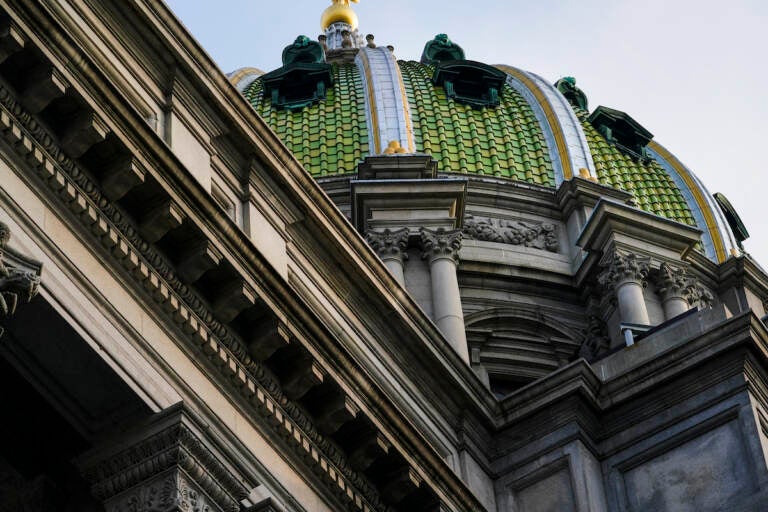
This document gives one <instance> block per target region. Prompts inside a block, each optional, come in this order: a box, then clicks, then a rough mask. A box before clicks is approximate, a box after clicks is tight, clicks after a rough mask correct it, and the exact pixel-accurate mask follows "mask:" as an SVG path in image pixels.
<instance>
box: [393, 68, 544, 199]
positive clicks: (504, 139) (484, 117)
mask: <svg viewBox="0 0 768 512" xmlns="http://www.w3.org/2000/svg"><path fill="white" fill-rule="evenodd" d="M399 64H400V70H401V72H402V75H403V83H404V86H405V93H406V96H407V98H408V103H409V106H410V111H411V117H412V119H413V131H414V139H415V143H416V150H417V151H419V152H424V153H427V154H431V155H432V156H433V157H434V158H435V159H436V160H437V161H438V166H439V167H438V169H439V170H440V171H441V172H461V173H468V174H484V175H489V176H498V177H504V178H512V179H515V180H520V181H527V182H529V183H536V184H539V185H548V186H554V185H555V177H554V170H553V168H552V163H551V162H550V160H549V155H548V152H547V148H546V142H545V139H544V134H543V133H542V131H541V127H540V126H539V124H538V122H537V121H536V117H535V116H534V113H533V111H532V110H531V107H530V106H529V105H528V104H527V103H526V101H525V100H524V99H523V97H522V96H521V95H520V94H518V93H517V92H516V91H514V90H513V89H512V88H510V87H509V86H507V85H504V87H503V88H502V91H501V98H500V100H501V104H500V105H499V106H498V107H496V108H484V109H481V110H477V109H473V108H472V107H470V106H468V105H463V104H461V103H458V102H456V101H454V100H452V99H449V98H447V97H446V95H445V91H443V89H442V88H441V87H436V86H435V85H433V84H432V73H433V67H432V66H426V65H423V64H420V63H418V62H413V61H407V62H406V61H400V62H399Z"/></svg>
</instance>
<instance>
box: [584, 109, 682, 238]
mask: <svg viewBox="0 0 768 512" xmlns="http://www.w3.org/2000/svg"><path fill="white" fill-rule="evenodd" d="M574 110H575V111H576V115H577V116H578V117H579V120H581V124H582V127H583V129H584V134H585V135H586V137H587V142H588V143H589V149H590V151H591V153H592V159H593V161H594V163H595V170H596V171H597V178H598V180H599V181H600V183H601V184H603V185H608V186H609V187H613V188H617V189H620V190H624V191H626V192H629V193H630V194H632V195H633V196H634V197H635V202H636V203H637V206H638V207H639V208H642V209H643V210H645V211H647V212H651V213H655V214H656V215H661V216H662V217H666V218H668V219H672V220H676V221H678V222H682V223H683V224H688V225H689V226H696V221H695V220H694V218H693V214H692V213H691V209H690V207H689V206H688V203H686V201H685V198H684V197H683V194H682V192H681V191H680V189H679V188H678V186H677V185H676V184H675V182H674V180H673V179H672V178H671V177H670V176H669V174H667V171H666V170H665V169H664V168H663V167H662V166H661V164H659V162H657V161H656V160H654V159H652V158H651V159H648V160H646V161H643V162H641V161H639V160H637V159H634V158H632V157H630V156H628V155H627V154H626V153H624V152H622V151H621V150H619V149H618V148H617V147H616V146H614V145H613V144H610V143H608V141H606V140H605V138H604V137H603V136H602V135H601V134H600V133H598V131H597V130H596V129H595V127H594V126H592V124H591V123H590V122H589V121H587V118H588V117H589V113H587V112H586V111H584V110H581V109H579V108H578V107H575V108H574Z"/></svg>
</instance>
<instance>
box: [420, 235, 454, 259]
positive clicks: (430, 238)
mask: <svg viewBox="0 0 768 512" xmlns="http://www.w3.org/2000/svg"><path fill="white" fill-rule="evenodd" d="M420 233H421V248H422V250H423V252H422V254H421V257H422V259H429V260H430V261H433V260H435V259H438V258H449V259H452V260H453V261H455V262H458V261H459V251H460V250H461V238H462V232H461V231H460V230H452V231H450V230H447V229H445V228H438V229H435V230H432V229H427V228H421V232H420Z"/></svg>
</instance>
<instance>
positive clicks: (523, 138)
mask: <svg viewBox="0 0 768 512" xmlns="http://www.w3.org/2000/svg"><path fill="white" fill-rule="evenodd" d="M345 51H346V50H345ZM337 53H338V52H337ZM344 55H347V57H344V58H337V57H334V58H333V59H329V61H328V62H326V61H325V60H324V59H323V61H322V62H314V61H313V62H311V63H305V62H303V61H302V62H299V63H298V64H297V63H291V62H289V63H284V64H285V65H284V67H283V68H280V69H278V70H276V71H275V72H273V73H268V74H267V75H262V76H260V77H256V76H254V75H253V74H252V75H250V76H253V77H254V78H253V80H252V81H251V82H250V84H248V83H247V82H244V81H243V82H244V83H243V86H244V89H242V91H243V95H244V96H245V98H246V99H247V100H248V101H249V102H250V104H251V105H252V106H253V108H254V109H255V110H256V111H257V112H258V113H259V114H260V115H261V116H262V117H263V118H264V119H265V120H266V122H267V123H268V124H269V125H270V126H271V127H272V128H273V129H274V130H275V132H276V133H277V135H278V136H279V137H280V138H281V139H282V140H283V142H284V143H285V144H286V146H287V147H288V149H289V150H290V151H291V152H292V153H293V154H294V155H295V156H296V158H297V159H298V160H299V161H300V162H301V163H302V164H303V165H304V167H305V168H306V169H307V171H308V172H309V173H310V174H311V175H312V176H314V177H318V178H319V177H323V176H334V175H354V174H355V173H356V172H357V168H358V165H359V164H360V163H361V162H362V161H363V159H364V158H366V157H367V156H373V155H378V154H383V153H386V152H387V151H391V152H397V153H400V152H411V153H420V154H428V155H431V156H432V157H433V158H434V159H435V161H436V162H437V170H438V172H441V173H456V174H463V175H474V176H487V177H495V178H502V179H508V180H510V181H512V182H524V183H530V184H535V185H539V186H545V187H551V188H552V189H554V188H557V187H558V186H560V184H561V183H562V182H564V181H567V180H570V179H571V178H573V177H574V176H581V177H584V178H588V179H592V180H597V181H599V182H600V183H601V184H603V185H607V186H610V187H613V188H616V189H620V190H623V191H626V192H629V193H630V194H632V195H633V196H634V199H635V204H636V205H637V206H638V207H639V208H641V209H643V210H645V211H647V212H650V213H653V214H656V215H660V216H662V217H666V218H668V219H671V220H675V221H677V222H681V223H684V224H687V225H690V226H695V227H698V228H699V229H702V231H703V232H704V234H703V238H702V248H703V250H704V251H705V253H706V254H707V255H708V256H709V257H710V258H712V259H715V260H717V261H724V259H725V258H726V256H727V254H728V250H729V248H731V247H733V243H732V240H731V239H732V237H729V231H728V227H727V225H725V223H724V221H722V219H721V218H720V217H718V210H717V206H716V205H715V203H714V200H713V199H712V198H711V196H710V195H709V193H708V192H706V189H704V187H703V185H701V184H700V182H698V181H697V179H696V178H695V176H694V175H693V174H692V173H691V172H690V171H689V170H688V169H686V168H685V167H684V166H683V165H682V164H681V163H680V162H679V161H678V160H677V159H675V158H674V157H673V156H672V155H671V154H669V153H668V152H666V150H663V148H661V146H658V144H656V143H655V142H654V141H652V140H651V139H652V138H653V135H652V134H650V132H647V130H645V129H644V128H642V127H641V126H639V124H637V123H636V122H635V121H634V120H631V118H629V116H628V115H627V114H625V113H623V112H620V111H616V110H613V109H608V108H606V107H598V109H597V110H595V111H594V112H593V113H592V114H590V113H589V112H588V111H587V110H586V109H585V108H584V107H586V105H587V102H586V96H584V95H583V93H581V91H580V90H578V89H577V88H576V87H575V80H573V79H571V81H570V82H568V83H569V84H570V87H571V89H572V90H570V89H567V88H565V89H564V91H565V92H563V91H561V90H560V88H559V85H560V86H563V84H562V82H563V81H564V80H566V79H561V80H560V81H558V83H557V84H554V85H553V84H552V83H551V82H549V81H547V80H545V79H543V78H541V77H539V76H538V75H535V74H533V73H529V72H526V71H523V70H519V69H517V68H514V67H510V66H502V65H499V66H496V67H494V68H492V67H491V66H487V65H485V64H482V63H479V62H475V61H469V60H464V59H460V60H453V61H447V62H437V63H431V62H430V61H428V60H423V61H422V62H415V61H398V60H396V58H395V56H394V54H393V53H392V52H391V51H390V50H389V49H387V48H386V47H381V46H376V45H372V46H364V45H360V46H359V48H357V49H356V51H354V52H353V51H347V53H346V54H344ZM329 62H330V63H329ZM302 66H303V67H302ZM461 66H464V68H463V69H458V70H457V69H456V68H457V67H461ZM292 73H293V74H292ZM301 73H304V75H302V74H301ZM441 73H442V76H443V79H442V81H441V78H440V76H441ZM452 73H453V74H452ZM462 73H465V74H464V75H462ZM473 73H476V74H473ZM483 73H485V74H483ZM457 77H458V78H457ZM452 80H458V81H456V82H455V83H454V82H453V81H452ZM461 80H464V81H463V82H461ZM494 80H495V81H494ZM238 83H241V82H238ZM489 83H490V84H491V85H488V84H489ZM246 84H247V85H246ZM467 84H469V85H467ZM302 87H303V89H302ZM484 87H485V88H484ZM563 87H564V86H563ZM297 90H298V91H299V93H298V95H297V93H296V91H297ZM569 91H570V93H573V92H574V91H577V92H578V93H579V94H582V96H584V97H583V98H581V100H582V103H579V101H577V100H578V99H579V98H576V99H574V98H572V97H569V96H568V94H569ZM486 93H487V94H486ZM292 95H293V96H292ZM297 98H298V99H297ZM273 101H276V103H274V104H273ZM601 116H603V117H605V116H608V117H605V118H603V117H601ZM610 116H620V117H621V116H624V121H622V122H625V121H626V122H630V121H631V123H635V124H634V125H632V126H635V128H636V129H637V130H638V131H637V132H636V133H637V134H639V135H638V136H642V137H645V138H644V139H643V141H642V142H643V143H642V144H640V145H635V146H633V145H632V144H633V143H631V142H629V143H628V144H629V145H627V144H625V142H627V141H626V140H624V139H622V138H621V137H619V138H616V135H617V133H619V132H621V130H620V129H619V130H618V132H614V131H611V128H610V125H609V124H605V123H610V122H612V121H610V119H609V118H610ZM627 119H628V120H629V121H627ZM633 129H634V128H633ZM633 133H635V132H633ZM606 137H608V138H609V139H610V140H609V139H607V138H606ZM622 137H624V136H622ZM633 140H634V139H633ZM387 148H389V149H387Z"/></svg>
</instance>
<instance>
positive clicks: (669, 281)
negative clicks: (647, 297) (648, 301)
mask: <svg viewBox="0 0 768 512" xmlns="http://www.w3.org/2000/svg"><path fill="white" fill-rule="evenodd" d="M691 281H692V279H691V278H690V277H688V271H687V270H686V269H685V268H683V267H677V266H674V265H670V264H669V263H666V262H665V263H662V264H661V267H659V275H658V278H657V280H656V284H657V285H658V292H659V296H660V297H661V299H662V300H669V299H672V298H682V297H684V296H685V295H686V293H687V290H688V288H689V287H690V286H691Z"/></svg>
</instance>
